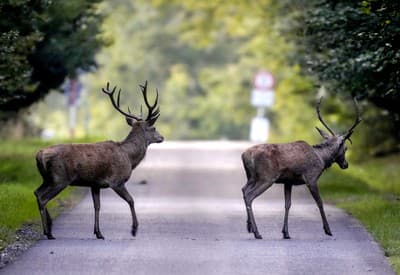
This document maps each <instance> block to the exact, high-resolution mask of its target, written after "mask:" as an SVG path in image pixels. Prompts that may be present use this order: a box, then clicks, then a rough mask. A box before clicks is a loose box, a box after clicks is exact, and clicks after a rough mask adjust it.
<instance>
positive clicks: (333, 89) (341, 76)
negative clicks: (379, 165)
mask: <svg viewBox="0 0 400 275" xmlns="http://www.w3.org/2000/svg"><path fill="white" fill-rule="evenodd" d="M297 2H299V1H288V5H295V4H296V3H297ZM300 2H302V3H303V4H304V6H303V7H304V8H303V10H301V12H298V11H296V12H292V15H294V16H295V17H296V20H297V27H296V28H294V33H296V34H297V38H296V40H297V42H298V43H297V45H298V47H297V54H296V56H298V57H300V58H299V59H297V60H300V63H301V64H302V65H303V67H304V68H305V69H306V71H307V73H308V74H309V75H311V76H312V77H314V78H315V79H316V81H317V82H318V83H319V84H320V85H324V86H325V87H326V88H327V91H328V92H329V93H331V94H336V95H340V96H342V97H347V98H351V97H357V98H358V99H364V100H365V101H366V102H369V103H372V104H373V105H375V106H377V107H378V108H380V109H381V110H384V112H380V113H379V112H377V113H375V116H380V119H381V121H382V118H383V120H388V119H389V120H390V121H391V122H392V127H391V134H392V136H394V137H395V138H397V139H398V138H399V137H400V108H399V107H398V106H400V51H399V50H400V2H399V1H392V0H367V1H361V0H359V1H351V0H324V1H322V0H314V1H308V2H307V3H305V2H304V1H301V0H300ZM288 5H286V7H287V6H288ZM296 7H298V5H296ZM285 11H286V10H285ZM375 130H376V128H375Z"/></svg>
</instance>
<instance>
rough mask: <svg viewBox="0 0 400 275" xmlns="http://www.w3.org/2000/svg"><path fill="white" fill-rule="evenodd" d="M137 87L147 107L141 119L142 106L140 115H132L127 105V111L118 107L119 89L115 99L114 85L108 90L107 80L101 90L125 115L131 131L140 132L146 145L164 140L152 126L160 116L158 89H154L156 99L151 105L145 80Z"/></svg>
mask: <svg viewBox="0 0 400 275" xmlns="http://www.w3.org/2000/svg"><path fill="white" fill-rule="evenodd" d="M139 87H140V90H141V92H142V94H143V99H144V103H145V104H146V107H147V109H148V113H147V117H146V118H145V119H143V112H142V107H140V116H137V115H133V114H132V113H131V111H130V109H129V107H128V113H127V112H125V111H123V110H122V109H121V108H120V96H121V89H119V90H118V93H117V101H115V98H114V93H115V91H116V89H117V87H116V86H115V87H114V88H113V89H112V90H110V83H108V82H107V87H106V88H105V89H104V88H102V91H103V92H104V93H105V94H107V95H108V96H109V97H110V100H111V103H112V105H113V106H114V108H115V109H116V110H117V111H118V112H120V113H121V114H123V115H124V116H125V118H126V122H127V123H128V125H129V126H131V127H132V130H131V133H132V132H135V133H137V132H138V131H140V132H142V133H143V135H144V138H145V140H146V143H147V145H149V144H151V143H160V142H162V141H163V140H164V137H163V136H161V135H160V133H159V132H157V130H156V128H155V127H154V123H155V122H156V120H157V119H158V117H159V116H160V108H159V107H158V106H157V104H158V90H156V99H155V100H154V104H153V105H151V104H150V103H149V101H148V98H147V81H146V82H145V83H144V85H139Z"/></svg>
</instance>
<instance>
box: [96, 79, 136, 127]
mask: <svg viewBox="0 0 400 275" xmlns="http://www.w3.org/2000/svg"><path fill="white" fill-rule="evenodd" d="M116 89H117V86H115V87H114V88H113V89H112V91H110V83H109V82H107V87H106V89H104V88H102V91H103V93H105V94H107V95H108V96H109V97H110V99H111V103H112V105H113V106H114V108H115V109H117V111H118V112H120V113H121V114H123V115H124V116H126V117H129V118H132V119H135V120H138V121H139V120H143V119H142V118H141V117H138V116H135V115H132V114H131V111H130V110H129V107H128V112H129V113H126V112H124V111H122V110H121V108H120V106H119V100H120V96H121V89H119V90H118V94H117V102H115V99H114V93H115V90H116Z"/></svg>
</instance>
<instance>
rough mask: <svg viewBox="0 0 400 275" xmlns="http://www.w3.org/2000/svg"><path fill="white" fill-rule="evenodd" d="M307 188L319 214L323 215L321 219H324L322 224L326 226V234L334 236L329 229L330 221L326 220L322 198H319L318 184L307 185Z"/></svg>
mask: <svg viewBox="0 0 400 275" xmlns="http://www.w3.org/2000/svg"><path fill="white" fill-rule="evenodd" d="M307 187H308V189H309V190H310V192H311V195H312V196H313V198H314V200H315V202H316V203H317V206H318V208H319V212H320V213H321V218H322V223H323V225H324V231H325V234H327V235H329V236H332V233H331V229H330V228H329V224H328V220H327V219H326V216H325V211H324V206H323V203H322V200H321V197H320V196H319V191H318V186H317V182H313V183H310V184H307Z"/></svg>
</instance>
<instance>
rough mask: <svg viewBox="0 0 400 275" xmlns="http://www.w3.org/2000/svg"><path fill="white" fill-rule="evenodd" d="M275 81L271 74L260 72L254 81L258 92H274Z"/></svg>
mask: <svg viewBox="0 0 400 275" xmlns="http://www.w3.org/2000/svg"><path fill="white" fill-rule="evenodd" d="M274 84H275V79H274V77H273V76H272V74H271V73H270V72H267V71H259V72H258V73H257V74H256V75H255V76H254V80H253V86H254V88H256V89H258V90H272V89H273V88H274Z"/></svg>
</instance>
